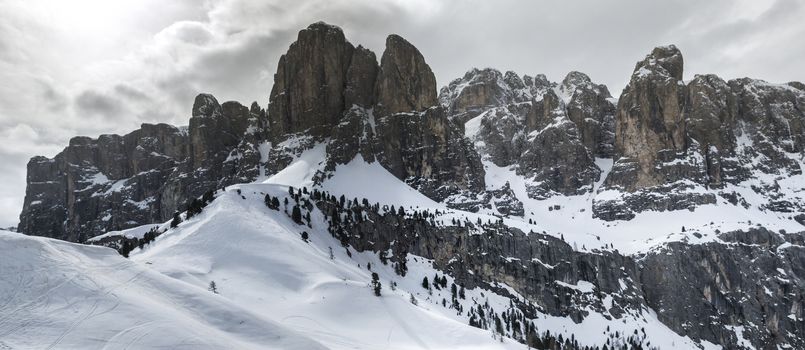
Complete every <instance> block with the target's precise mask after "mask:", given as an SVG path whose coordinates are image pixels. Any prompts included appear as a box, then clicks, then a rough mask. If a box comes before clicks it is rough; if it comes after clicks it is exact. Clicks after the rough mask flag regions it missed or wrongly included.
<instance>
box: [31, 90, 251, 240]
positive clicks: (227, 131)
mask: <svg viewBox="0 0 805 350" xmlns="http://www.w3.org/2000/svg"><path fill="white" fill-rule="evenodd" d="M192 115H193V117H192V118H190V126H189V127H187V128H176V127H173V126H170V125H166V124H156V125H154V124H143V125H142V126H141V128H140V129H138V130H136V131H134V132H132V133H129V134H127V135H124V136H118V135H101V136H100V137H98V138H97V139H91V138H88V137H76V138H73V139H72V140H70V144H69V145H68V146H67V148H65V149H64V151H62V152H61V153H59V154H58V155H56V157H54V158H53V159H47V158H44V157H34V158H32V159H31V161H30V162H29V163H28V179H27V181H28V187H27V188H26V197H25V202H24V207H23V211H22V213H21V214H20V225H19V228H20V231H21V232H24V233H26V234H33V235H40V236H47V237H54V238H59V239H64V240H69V241H78V242H81V241H84V240H85V239H87V238H90V237H93V236H95V235H98V234H101V233H104V232H106V231H112V230H119V229H125V228H128V227H132V226H139V225H143V224H147V223H153V222H162V221H166V220H168V219H169V218H170V217H172V216H173V213H174V212H175V211H176V210H183V209H184V208H185V205H186V203H187V201H188V200H189V199H192V198H195V197H198V196H201V195H202V194H204V192H206V191H208V190H212V189H216V188H220V187H223V186H226V185H229V184H233V183H241V182H245V181H251V180H253V179H254V178H255V177H256V176H257V175H258V173H259V171H260V168H261V165H260V159H261V156H260V152H259V150H258V149H257V147H258V145H259V143H260V142H262V141H263V140H264V139H265V136H266V135H265V133H264V129H263V128H262V126H264V125H265V124H266V120H265V113H264V112H263V111H262V110H261V109H259V107H257V106H256V105H254V106H253V107H252V109H251V110H249V109H248V108H246V107H244V106H242V105H240V104H239V103H237V102H226V103H224V104H223V105H220V104H219V103H218V101H217V100H216V99H215V98H214V97H213V96H212V95H208V94H201V95H198V96H197V97H196V99H195V102H194V104H193V109H192Z"/></svg>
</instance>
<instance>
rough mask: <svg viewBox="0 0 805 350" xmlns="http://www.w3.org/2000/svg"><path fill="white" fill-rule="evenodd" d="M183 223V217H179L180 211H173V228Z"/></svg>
mask: <svg viewBox="0 0 805 350" xmlns="http://www.w3.org/2000/svg"><path fill="white" fill-rule="evenodd" d="M181 223H182V218H181V217H179V212H178V211H177V212H174V213H173V220H171V228H175V227H176V226H179V224H181Z"/></svg>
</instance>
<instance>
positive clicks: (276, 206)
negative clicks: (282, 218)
mask: <svg viewBox="0 0 805 350" xmlns="http://www.w3.org/2000/svg"><path fill="white" fill-rule="evenodd" d="M271 206H272V208H271V209H274V210H280V199H279V198H277V197H274V198H271Z"/></svg>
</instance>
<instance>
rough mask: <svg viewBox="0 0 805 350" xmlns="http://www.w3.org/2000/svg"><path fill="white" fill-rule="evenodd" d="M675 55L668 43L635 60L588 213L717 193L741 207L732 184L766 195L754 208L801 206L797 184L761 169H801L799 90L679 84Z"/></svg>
mask: <svg viewBox="0 0 805 350" xmlns="http://www.w3.org/2000/svg"><path fill="white" fill-rule="evenodd" d="M682 62H683V60H682V55H681V53H680V52H679V50H678V49H677V48H676V47H674V46H667V47H660V48H656V49H654V51H652V53H651V54H649V55H648V56H646V58H645V59H644V60H643V61H640V62H638V63H637V65H636V67H635V71H634V73H633V74H632V78H631V81H630V82H629V85H628V86H627V87H626V89H624V92H623V94H622V95H621V98H620V100H619V102H618V112H617V118H616V121H615V124H616V138H615V140H616V142H615V146H616V147H615V151H616V155H615V156H616V162H615V164H614V166H613V169H612V171H611V172H610V173H609V175H608V176H607V179H606V181H605V183H604V186H602V189H601V192H600V193H599V195H597V196H596V202H595V203H594V207H593V212H594V215H595V216H596V217H599V218H602V219H605V220H616V219H630V218H632V217H634V215H635V213H638V212H642V211H645V210H658V211H664V210H678V209H690V210H693V209H695V208H696V207H697V206H700V205H703V204H714V203H716V201H717V198H718V197H719V196H720V197H723V198H727V199H728V200H729V201H730V202H731V203H734V204H737V203H744V205H748V204H746V202H745V201H744V200H743V198H739V197H740V195H738V194H737V191H735V189H734V186H739V187H751V188H752V189H753V190H754V191H755V192H758V193H761V194H762V196H763V197H765V198H767V199H768V200H767V201H766V202H765V203H754V204H755V205H757V206H759V207H760V208H761V209H764V210H774V211H784V212H792V211H798V210H803V207H802V206H801V205H798V204H796V203H797V202H798V201H799V200H798V199H797V198H799V197H798V196H797V195H796V194H795V193H797V192H798V189H796V188H795V187H796V186H794V187H790V186H788V187H787V188H782V187H780V186H779V184H778V182H777V181H776V180H774V181H768V180H764V179H768V176H765V175H762V174H768V175H771V176H772V177H774V176H795V175H799V174H801V172H802V169H801V165H800V161H798V160H797V158H801V157H802V154H803V148H802V125H803V120H805V115H803V112H802V110H801V109H800V107H799V106H801V105H802V103H803V99H804V97H805V95H804V94H803V91H802V90H800V89H798V88H796V87H795V86H796V84H786V85H775V84H769V83H766V82H763V81H759V80H752V79H738V80H733V81H730V82H725V81H724V80H722V79H720V78H718V77H717V76H714V75H697V76H696V77H695V78H694V79H693V80H692V81H691V82H689V83H688V84H685V83H684V82H683V81H682V69H683V67H682Z"/></svg>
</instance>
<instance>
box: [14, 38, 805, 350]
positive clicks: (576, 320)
mask: <svg viewBox="0 0 805 350" xmlns="http://www.w3.org/2000/svg"><path fill="white" fill-rule="evenodd" d="M682 69H683V65H682V56H681V52H680V51H679V50H678V49H677V48H676V47H674V46H673V45H671V46H666V47H658V48H656V49H654V50H653V51H652V52H651V53H650V54H649V55H647V56H646V57H645V58H644V59H643V60H641V61H640V62H638V63H637V64H636V66H635V71H634V74H633V75H632V76H631V80H630V83H629V85H627V87H626V88H625V89H624V91H623V92H622V93H621V95H620V97H619V98H618V99H615V98H613V97H612V96H611V94H610V92H609V90H608V89H607V88H606V86H604V85H601V84H597V83H594V82H593V81H592V79H591V78H590V77H588V76H587V75H585V74H583V73H580V72H571V73H569V74H568V75H567V76H566V77H565V78H564V79H563V80H562V81H561V82H559V83H556V82H551V81H549V80H548V79H547V77H545V76H544V75H536V76H529V75H523V76H520V75H518V74H517V73H514V72H506V73H501V72H499V71H497V70H494V69H491V68H488V69H483V70H479V69H472V70H470V71H468V72H467V73H466V74H465V75H464V76H463V77H461V78H458V79H456V80H454V81H452V82H451V83H450V84H449V85H448V86H446V87H444V88H442V89H441V91H440V92H439V94H438V95H437V90H436V83H435V78H434V75H433V72H432V71H431V70H430V67H429V66H428V65H427V64H426V63H425V59H424V57H423V56H422V54H421V53H420V52H419V51H418V50H417V49H416V48H415V47H414V46H413V45H412V44H411V43H409V42H407V41H406V40H405V39H403V38H401V37H399V36H396V35H391V36H389V37H388V39H387V41H386V50H385V51H384V52H383V54H382V56H381V58H380V62H379V63H378V61H377V59H376V56H375V54H374V53H373V52H372V51H370V50H368V49H366V48H363V47H362V46H360V45H359V46H354V45H353V44H352V43H350V42H349V41H348V40H347V39H346V38H345V36H344V34H343V32H342V31H341V29H340V28H338V27H335V26H331V25H328V24H325V23H315V24H312V25H311V26H309V27H308V28H306V29H303V30H302V31H300V32H299V36H298V38H297V41H296V42H294V43H293V44H291V46H290V47H289V49H288V52H287V53H286V54H285V55H283V57H282V58H281V59H280V61H279V63H278V69H277V74H276V76H275V77H274V87H273V89H272V91H271V94H270V96H269V104H268V106H267V108H266V109H263V108H261V107H260V105H259V104H258V103H253V104H252V105H251V107H249V108H247V107H245V106H243V105H241V104H240V103H238V102H231V101H230V102H225V103H223V104H220V103H219V102H218V101H217V100H216V99H215V98H214V97H213V96H211V95H209V94H200V95H198V96H197V97H196V100H195V102H194V105H193V108H192V113H191V114H192V117H191V118H190V121H189V126H187V127H174V126H170V125H165V124H157V125H150V124H143V126H142V127H141V128H140V129H138V130H135V131H133V132H132V133H130V134H127V135H124V136H118V135H102V136H100V137H99V138H97V139H91V138H87V137H76V138H74V139H72V140H71V141H70V145H69V146H68V147H67V148H66V149H65V150H64V151H63V152H62V153H60V154H59V155H57V156H56V157H54V158H53V159H48V158H44V157H34V158H32V159H31V161H30V162H29V165H28V171H29V172H28V188H27V193H26V199H25V204H24V208H23V212H22V214H21V216H20V219H21V222H20V226H19V229H20V231H21V232H23V233H25V234H27V235H36V236H46V237H52V238H58V239H64V240H67V241H73V242H82V243H86V244H90V245H99V246H105V247H107V248H101V247H86V246H82V245H77V244H71V243H65V242H61V241H56V240H52V239H46V238H34V237H26V236H22V235H20V234H14V233H3V235H2V236H1V237H2V244H0V250H2V251H3V256H5V255H6V254H10V255H12V256H18V257H19V259H15V261H14V262H13V264H12V263H9V265H8V266H9V268H8V269H7V268H6V265H5V264H6V263H5V261H4V262H3V266H2V267H3V269H2V273H3V274H4V276H6V277H8V278H5V277H4V278H3V279H2V282H0V283H2V285H0V290H5V291H8V293H4V294H3V295H13V296H12V297H10V298H8V299H7V300H8V301H7V302H6V305H8V307H9V309H10V310H14V311H13V313H11V314H10V316H8V317H4V318H0V348H2V347H3V346H5V347H11V348H25V347H48V346H51V345H52V347H54V348H59V347H63V348H74V347H80V348H85V347H88V348H103V347H105V346H108V347H112V348H116V347H120V346H121V345H120V344H129V343H130V344H131V345H132V346H133V347H139V348H146V347H153V346H157V345H167V346H170V347H180V346H188V347H203V346H207V347H210V348H230V347H235V348H264V347H276V348H315V347H316V346H321V347H325V348H334V349H340V348H362V349H376V348H393V349H408V348H445V349H446V348H451V349H452V348H467V349H470V348H525V347H526V346H527V345H529V346H533V347H537V348H549V349H558V348H574V349H584V348H590V349H596V348H597V349H602V348H604V346H606V348H607V349H611V348H622V347H626V348H659V349H673V348H679V349H690V348H702V349H704V348H725V349H733V348H744V349H754V348H762V349H767V348H768V349H778V348H802V347H805V298H804V296H805V293H803V291H804V290H805V249H804V247H805V231H803V225H805V207H803V203H805V201H804V199H805V175H803V172H802V169H803V168H804V167H805V128H804V126H805V114H804V113H803V112H802V111H805V86H803V85H802V84H801V83H796V82H792V83H787V84H770V83H767V82H763V81H760V80H752V79H737V80H732V81H729V82H726V81H724V80H722V79H720V78H718V77H716V76H712V75H697V76H696V77H695V78H694V79H693V80H692V81H689V82H685V81H682ZM108 248H113V249H115V250H118V251H119V252H120V254H118V253H117V252H115V251H113V250H111V249H108ZM124 256H127V257H128V260H127V259H126V258H125V257H124ZM17 260H19V261H17ZM103 266H106V267H103ZM370 266H371V268H370ZM6 271H10V272H9V273H8V274H6ZM20 271H41V272H37V273H35V275H36V276H30V275H31V273H25V272H20ZM373 273H376V274H377V278H378V279H377V281H376V282H375V281H373ZM40 275H41V276H40ZM28 279H30V281H29V280H28ZM213 282H214V284H213ZM377 282H379V283H380V287H379V288H376V286H377ZM213 286H214V288H212V287H213ZM454 286H455V287H454ZM392 287H393V288H392ZM375 289H377V290H378V291H379V293H380V294H381V295H380V296H376V295H375ZM155 290H158V291H159V292H158V293H155V292H154V291H155ZM211 290H214V291H215V292H213V291H211ZM216 293H217V294H216ZM57 295H58V296H59V297H56V296H57ZM461 295H463V297H462V296H461ZM188 296H190V298H188ZM52 299H55V300H52ZM43 300H46V301H47V302H45V301H43ZM187 300H192V302H188V301H187ZM96 301H97V302H96ZM171 303H175V305H172V304H171ZM93 304H95V305H97V307H96V306H93ZM30 305H35V306H36V307H33V308H32V307H29V306H30ZM104 305H106V306H108V308H109V310H110V311H108V312H101V311H99V310H103V306H104ZM109 305H121V306H120V307H118V306H115V307H112V306H109ZM136 307H140V308H142V312H140V311H136V310H139V309H136ZM4 309H5V307H4ZM133 310H135V311H133ZM76 315H78V316H76ZM104 315H105V316H104ZM85 316H86V317H85ZM118 318H119V319H121V320H123V321H119V322H115V321H114V320H115V319H118ZM163 321H164V322H169V323H170V324H171V326H170V328H166V327H160V326H158V325H155V323H156V324H158V323H159V322H163ZM54 324H55V325H56V326H55V327H54V326H52V325H54ZM149 325H151V326H149ZM45 328H47V329H45ZM155 328H157V329H155ZM20 330H23V331H20ZM151 335H157V336H158V337H156V338H158V340H157V339H156V338H155V339H151V338H152V336H151ZM113 340H114V341H113ZM188 341H192V342H188Z"/></svg>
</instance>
